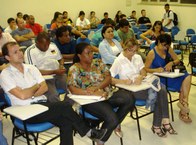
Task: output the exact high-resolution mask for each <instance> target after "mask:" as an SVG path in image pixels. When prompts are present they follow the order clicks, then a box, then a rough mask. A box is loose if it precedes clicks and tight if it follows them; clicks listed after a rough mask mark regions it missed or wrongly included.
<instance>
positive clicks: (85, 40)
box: [76, 37, 90, 44]
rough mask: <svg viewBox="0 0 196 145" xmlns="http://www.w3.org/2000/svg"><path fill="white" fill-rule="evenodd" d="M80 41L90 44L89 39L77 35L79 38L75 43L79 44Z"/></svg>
mask: <svg viewBox="0 0 196 145" xmlns="http://www.w3.org/2000/svg"><path fill="white" fill-rule="evenodd" d="M82 42H85V43H88V44H90V40H89V39H88V38H84V39H82V38H80V37H79V38H78V39H77V40H76V44H79V43H82Z"/></svg>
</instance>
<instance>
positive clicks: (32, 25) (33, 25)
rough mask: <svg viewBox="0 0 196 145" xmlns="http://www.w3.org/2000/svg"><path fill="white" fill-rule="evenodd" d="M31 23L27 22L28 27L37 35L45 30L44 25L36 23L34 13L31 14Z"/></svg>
mask: <svg viewBox="0 0 196 145" xmlns="http://www.w3.org/2000/svg"><path fill="white" fill-rule="evenodd" d="M28 22H29V23H28V24H26V26H25V27H26V28H29V29H31V30H32V31H33V33H34V35H35V36H37V35H38V34H39V33H40V32H43V29H42V26H41V25H40V24H38V23H35V18H34V16H33V15H29V21H28Z"/></svg>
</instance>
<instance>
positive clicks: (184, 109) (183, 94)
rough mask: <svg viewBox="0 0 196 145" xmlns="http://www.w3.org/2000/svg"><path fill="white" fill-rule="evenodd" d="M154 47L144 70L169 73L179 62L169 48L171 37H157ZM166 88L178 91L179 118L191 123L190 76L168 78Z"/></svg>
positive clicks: (162, 35) (164, 35) (163, 35)
mask: <svg viewBox="0 0 196 145" xmlns="http://www.w3.org/2000/svg"><path fill="white" fill-rule="evenodd" d="M155 44H156V46H155V48H154V49H152V50H151V51H150V52H149V53H148V55H147V58H146V63H145V70H146V71H147V72H149V73H154V72H158V73H161V72H164V71H171V69H172V66H173V65H176V64H178V63H179V62H180V61H179V59H178V57H177V55H176V54H175V52H174V50H173V49H172V48H171V46H170V45H171V36H170V35H168V34H161V35H159V36H158V38H157V40H156V42H155ZM167 58H171V59H172V60H173V61H170V62H168V63H167V61H166V59H167ZM161 82H162V83H163V84H166V82H165V79H164V78H161ZM166 85H167V87H169V88H174V89H175V90H176V91H179V92H180V94H179V102H178V103H177V105H178V107H179V108H180V112H179V118H180V119H181V120H182V121H184V122H185V123H191V122H192V119H191V118H190V116H189V112H190V109H189V105H188V96H189V92H190V88H191V75H189V74H188V73H185V74H184V75H183V76H181V77H177V78H171V79H170V78H168V79H167V84H166Z"/></svg>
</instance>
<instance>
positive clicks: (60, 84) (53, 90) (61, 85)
mask: <svg viewBox="0 0 196 145" xmlns="http://www.w3.org/2000/svg"><path fill="white" fill-rule="evenodd" d="M46 83H47V85H48V91H47V92H46V93H45V96H46V97H47V99H48V101H49V102H58V101H60V98H59V93H58V91H57V89H63V90H64V91H65V92H66V93H68V91H67V83H66V74H64V75H55V76H54V79H50V80H46Z"/></svg>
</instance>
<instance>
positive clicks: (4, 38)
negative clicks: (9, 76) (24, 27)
mask: <svg viewBox="0 0 196 145" xmlns="http://www.w3.org/2000/svg"><path fill="white" fill-rule="evenodd" d="M7 42H16V40H15V39H14V38H12V36H11V35H10V33H2V37H1V38H0V52H1V48H2V46H3V45H4V44H5V43H7Z"/></svg>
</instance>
